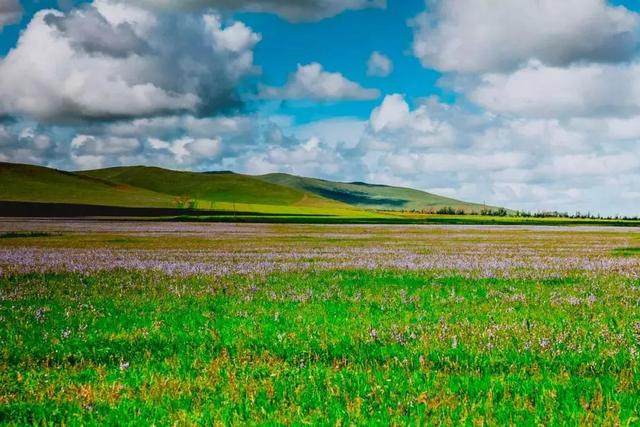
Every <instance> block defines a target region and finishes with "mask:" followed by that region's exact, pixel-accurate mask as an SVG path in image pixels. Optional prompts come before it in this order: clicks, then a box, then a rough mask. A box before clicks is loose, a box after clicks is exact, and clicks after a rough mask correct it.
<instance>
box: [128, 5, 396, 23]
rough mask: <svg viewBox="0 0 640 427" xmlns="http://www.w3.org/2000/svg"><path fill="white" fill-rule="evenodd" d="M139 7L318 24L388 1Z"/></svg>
mask: <svg viewBox="0 0 640 427" xmlns="http://www.w3.org/2000/svg"><path fill="white" fill-rule="evenodd" d="M135 1H136V2H137V3H138V4H142V5H145V6H148V7H153V8H161V9H165V10H166V9H169V10H173V9H181V10H198V9H209V8H215V9H221V10H229V11H246V12H266V13H275V14H277V15H279V16H281V17H283V18H284V19H287V20H289V21H291V22H309V21H318V20H321V19H324V18H329V17H332V16H335V15H338V14H340V13H342V12H344V11H346V10H358V9H364V8H370V7H377V8H383V7H385V6H386V0H135Z"/></svg>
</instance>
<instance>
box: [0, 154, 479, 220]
mask: <svg viewBox="0 0 640 427" xmlns="http://www.w3.org/2000/svg"><path fill="white" fill-rule="evenodd" d="M0 201H7V202H40V203H67V204H84V205H105V206H120V207H145V208H178V207H191V208H196V209H209V210H211V209H214V210H224V211H232V210H233V211H238V212H256V213H269V214H296V215H297V214H300V215H338V216H358V217H371V216H380V215H381V214H378V213H375V212H373V210H396V211H399V210H420V211H423V210H426V211H436V210H438V209H440V208H442V207H451V208H454V209H464V210H466V211H467V212H470V211H479V210H480V209H481V208H482V207H483V206H482V205H478V204H472V203H466V202H461V201H459V200H454V199H449V198H446V197H441V196H437V195H434V194H430V193H425V192H423V191H418V190H413V189H410V188H400V187H391V186H385V185H372V184H365V183H341V182H332V181H325V180H321V179H314V178H303V177H298V176H293V175H287V174H269V175H262V176H250V175H243V174H236V173H233V172H229V171H223V172H205V173H197V172H181V171H174V170H168V169H162V168H157V167H147V166H130V167H114V168H106V169H97V170H90V171H82V172H65V171H60V170H56V169H50V168H46V167H41V166H31V165H23V164H11V163H0ZM365 209H366V210H369V211H366V210H365Z"/></svg>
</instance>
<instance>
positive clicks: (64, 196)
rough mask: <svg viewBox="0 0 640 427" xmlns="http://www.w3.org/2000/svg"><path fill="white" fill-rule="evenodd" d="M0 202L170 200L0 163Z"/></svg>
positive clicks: (147, 203)
mask: <svg viewBox="0 0 640 427" xmlns="http://www.w3.org/2000/svg"><path fill="white" fill-rule="evenodd" d="M0 200H3V201H12V202H42V203H77V204H88V205H109V206H125V207H171V206H173V205H174V202H173V197H171V196H169V195H167V194H160V193H156V192H153V191H149V190H145V189H141V188H135V187H131V186H128V185H123V184H114V183H112V182H107V181H104V180H102V179H97V178H92V177H89V176H82V175H78V174H75V173H71V172H64V171H60V170H56V169H50V168H45V167H41V166H32V165H23V164H15V163H0Z"/></svg>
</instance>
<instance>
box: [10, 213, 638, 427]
mask: <svg viewBox="0 0 640 427" xmlns="http://www.w3.org/2000/svg"><path fill="white" fill-rule="evenodd" d="M639 248H640V231H639V230H638V229H634V228H624V229H623V228H615V227H597V226H591V227H572V228H568V227H533V226H530V227H527V226H480V225H477V226H456V225H431V226H413V225H319V224H234V223H193V222H132V221H89V220H85V221H71V220H59V221H50V220H41V221H23V220H14V221H11V220H4V221H0V319H1V322H2V323H0V325H2V326H1V327H0V348H1V349H2V351H1V353H0V367H1V368H0V422H2V423H3V424H10V425H11V424H12V425H22V424H70V425H91V424H105V423H106V424H132V425H148V424H157V425H171V424H178V425H189V424H215V423H218V424H235V425H244V424H323V425H329V424H330V425H345V424H356V425H359V424H375V425H388V424H396V425H397V424H402V425H404V424H425V423H426V424H444V425H459V424H466V425H504V424H513V425H540V424H545V425H566V424H570V425H575V424H605V425H635V424H638V423H640V399H639V396H640V249H639Z"/></svg>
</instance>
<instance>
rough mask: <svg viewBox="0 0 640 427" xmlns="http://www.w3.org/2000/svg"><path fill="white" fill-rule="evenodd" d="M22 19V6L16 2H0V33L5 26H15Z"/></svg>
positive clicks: (5, 0) (13, 0) (7, 0)
mask: <svg viewBox="0 0 640 427" xmlns="http://www.w3.org/2000/svg"><path fill="white" fill-rule="evenodd" d="M20 18H22V6H21V5H20V2H19V1H18V0H2V1H0V31H2V27H4V26H5V25H10V24H15V23H16V22H18V21H20Z"/></svg>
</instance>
